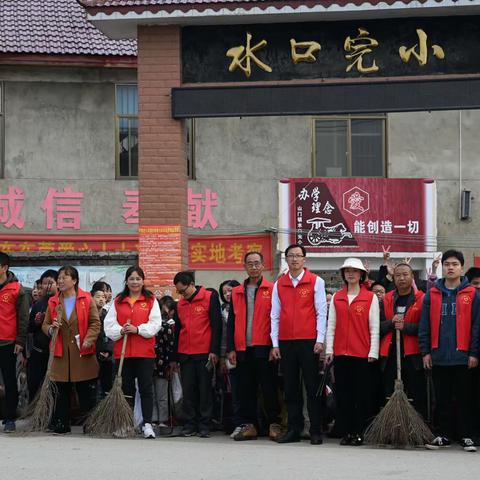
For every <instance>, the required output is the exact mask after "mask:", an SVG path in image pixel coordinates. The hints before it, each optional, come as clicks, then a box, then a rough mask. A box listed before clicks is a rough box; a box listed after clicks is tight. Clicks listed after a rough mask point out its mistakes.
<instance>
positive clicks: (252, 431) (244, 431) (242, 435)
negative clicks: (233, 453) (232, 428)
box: [233, 423, 258, 441]
mask: <svg viewBox="0 0 480 480" xmlns="http://www.w3.org/2000/svg"><path fill="white" fill-rule="evenodd" d="M257 436H258V432H257V429H256V428H255V425H254V424H253V423H246V424H245V425H242V427H241V429H240V431H239V432H238V433H237V434H236V435H235V436H234V437H233V439H234V440H237V441H242V440H256V439H257Z"/></svg>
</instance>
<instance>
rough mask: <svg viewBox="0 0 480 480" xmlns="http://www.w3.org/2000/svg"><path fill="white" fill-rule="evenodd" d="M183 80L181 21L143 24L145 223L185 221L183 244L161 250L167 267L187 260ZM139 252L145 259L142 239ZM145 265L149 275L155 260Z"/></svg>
mask: <svg viewBox="0 0 480 480" xmlns="http://www.w3.org/2000/svg"><path fill="white" fill-rule="evenodd" d="M180 84H181V30H180V27H176V26H169V27H139V28H138V93H139V99H138V100H139V194H140V225H139V226H140V230H142V226H145V225H178V226H180V231H181V247H182V248H181V250H180V251H179V252H178V253H176V254H171V253H170V254H168V255H167V254H166V253H165V252H162V251H159V252H158V265H157V268H159V267H160V266H161V265H165V268H166V269H167V270H168V269H170V270H172V269H173V270H175V269H176V268H178V267H179V268H186V266H187V188H188V178H187V165H186V159H185V146H184V142H185V140H184V134H183V125H182V122H180V121H178V120H173V119H172V115H171V89H172V87H178V86H180ZM139 253H140V262H141V263H142V257H143V258H144V256H143V254H144V252H142V246H141V245H140V252H139ZM167 257H168V258H167ZM172 257H176V258H172ZM142 267H143V268H145V269H146V272H147V276H148V267H149V265H144V264H142ZM161 268H163V267H161ZM173 270H172V271H173Z"/></svg>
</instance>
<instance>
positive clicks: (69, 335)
mask: <svg viewBox="0 0 480 480" xmlns="http://www.w3.org/2000/svg"><path fill="white" fill-rule="evenodd" d="M78 281H79V278H78V271H77V269H76V268H74V267H71V266H66V267H62V268H61V269H60V270H59V271H58V281H57V285H58V293H57V294H56V295H54V296H53V297H50V299H49V300H48V308H47V311H46V313H45V320H44V322H43V325H42V329H43V331H44V333H45V334H47V335H48V336H49V337H52V335H53V332H54V331H55V329H57V328H58V329H59V331H58V337H57V342H56V344H55V352H54V355H55V357H54V359H53V363H52V370H51V372H50V378H51V379H52V380H53V381H54V382H55V383H56V385H57V388H58V395H57V400H56V404H55V412H54V414H53V431H54V433H56V434H65V433H69V432H70V395H71V389H72V386H73V384H75V390H76V391H77V394H78V399H79V401H80V409H81V410H82V412H83V413H85V414H86V413H88V411H89V410H91V409H92V408H93V407H94V406H95V403H96V400H97V377H98V363H97V357H96V347H95V342H96V341H97V337H98V335H99V333H100V320H99V317H98V311H97V307H96V305H95V303H94V302H93V301H92V297H91V296H90V294H89V293H87V292H84V291H83V290H82V289H81V288H79V287H78ZM59 305H60V306H61V318H59V317H58V308H57V307H58V306H59Z"/></svg>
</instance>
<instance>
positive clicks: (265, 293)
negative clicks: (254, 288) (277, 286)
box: [262, 290, 271, 298]
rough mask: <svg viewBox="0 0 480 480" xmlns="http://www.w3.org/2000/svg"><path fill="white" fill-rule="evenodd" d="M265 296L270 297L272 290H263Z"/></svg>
mask: <svg viewBox="0 0 480 480" xmlns="http://www.w3.org/2000/svg"><path fill="white" fill-rule="evenodd" d="M262 295H263V298H270V296H271V295H270V291H269V290H263V291H262Z"/></svg>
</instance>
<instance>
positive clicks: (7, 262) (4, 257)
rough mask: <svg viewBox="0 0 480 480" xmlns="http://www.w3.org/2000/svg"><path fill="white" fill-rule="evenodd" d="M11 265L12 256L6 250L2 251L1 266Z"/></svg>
mask: <svg viewBox="0 0 480 480" xmlns="http://www.w3.org/2000/svg"><path fill="white" fill-rule="evenodd" d="M5 265H6V266H7V267H9V266H10V257H9V256H8V255H7V254H6V253H5V252H0V266H2V267H4V266H5Z"/></svg>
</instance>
